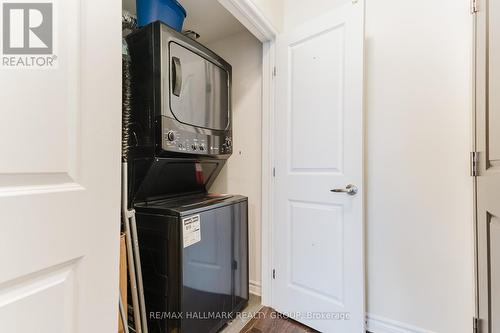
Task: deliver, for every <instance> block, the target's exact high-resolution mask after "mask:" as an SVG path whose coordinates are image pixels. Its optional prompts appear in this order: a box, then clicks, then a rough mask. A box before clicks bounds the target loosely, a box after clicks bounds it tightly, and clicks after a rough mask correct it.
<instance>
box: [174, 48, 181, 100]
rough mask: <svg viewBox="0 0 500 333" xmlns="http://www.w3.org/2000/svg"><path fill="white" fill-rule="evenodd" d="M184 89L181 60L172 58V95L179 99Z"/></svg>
mask: <svg viewBox="0 0 500 333" xmlns="http://www.w3.org/2000/svg"><path fill="white" fill-rule="evenodd" d="M181 88H182V67H181V59H179V58H177V57H172V93H173V94H174V95H175V96H177V97H179V96H180V95H181Z"/></svg>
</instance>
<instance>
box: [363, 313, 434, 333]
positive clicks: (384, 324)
mask: <svg viewBox="0 0 500 333" xmlns="http://www.w3.org/2000/svg"><path fill="white" fill-rule="evenodd" d="M366 330H367V331H368V332H370V333H435V332H433V331H429V330H425V329H423V328H419V327H415V326H412V325H408V324H405V323H401V322H398V321H396V320H392V319H387V318H384V317H380V316H376V315H372V314H367V315H366Z"/></svg>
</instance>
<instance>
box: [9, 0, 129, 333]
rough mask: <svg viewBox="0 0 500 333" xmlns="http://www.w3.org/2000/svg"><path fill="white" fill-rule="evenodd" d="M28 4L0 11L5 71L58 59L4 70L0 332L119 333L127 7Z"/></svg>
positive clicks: (115, 3)
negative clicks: (23, 59)
mask: <svg viewBox="0 0 500 333" xmlns="http://www.w3.org/2000/svg"><path fill="white" fill-rule="evenodd" d="M9 3H11V4H12V3H13V4H14V6H17V5H18V1H12V2H9ZM33 3H36V4H35V5H38V4H40V3H42V4H49V6H45V7H38V8H41V10H39V9H37V8H25V7H22V8H11V7H8V6H7V7H6V5H7V4H8V3H6V2H2V3H1V4H0V6H2V7H1V10H2V11H3V16H0V17H3V18H6V17H9V18H10V21H9V22H8V21H6V20H3V21H2V22H1V23H0V24H2V28H3V31H4V34H3V41H2V42H3V43H2V45H3V48H2V49H1V50H0V52H1V53H2V54H1V56H2V64H4V65H5V62H4V61H5V60H4V59H5V57H6V56H13V57H18V55H10V54H6V52H8V50H6V48H5V46H6V45H10V46H13V47H17V48H18V50H16V51H14V52H21V53H23V52H28V54H27V56H29V57H31V56H34V57H38V56H39V55H40V54H47V53H44V52H48V53H50V57H51V58H52V61H53V66H42V67H36V66H32V67H22V68H21V67H16V66H14V67H13V66H10V68H7V67H5V66H3V68H2V69H0V116H1V120H0V156H1V158H0V226H1V227H0V230H1V231H0V332H16V333H33V332H37V333H69V332H80V333H89V332H103V333H110V332H116V331H117V327H118V317H117V316H118V267H119V263H118V258H119V231H120V215H119V214H120V141H121V134H120V128H121V19H120V16H121V1H119V0H107V1H98V0H58V1H48V0H47V1H44V0H40V1H28V2H27V3H26V4H24V5H28V6H30V5H33ZM49 20H52V23H53V24H52V26H51V25H50V24H49V25H46V24H48V23H49ZM8 23H10V26H9V24H8ZM6 29H9V30H10V35H9V37H10V38H11V39H12V43H8V42H7V40H6V36H8V34H6V33H5V32H6ZM51 37H52V38H51ZM0 38H2V36H0ZM51 39H52V42H50V40H51ZM49 44H50V45H52V46H51V47H52V48H53V49H52V50H47V47H48V46H50V45H49ZM19 48H38V49H36V50H32V53H31V54H30V53H29V50H28V51H26V50H21V49H19ZM17 59H18V58H17ZM28 60H29V59H28Z"/></svg>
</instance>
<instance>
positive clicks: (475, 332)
mask: <svg viewBox="0 0 500 333" xmlns="http://www.w3.org/2000/svg"><path fill="white" fill-rule="evenodd" d="M472 333H479V318H476V317H474V318H472Z"/></svg>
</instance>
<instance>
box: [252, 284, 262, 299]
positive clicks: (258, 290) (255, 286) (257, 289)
mask: <svg viewBox="0 0 500 333" xmlns="http://www.w3.org/2000/svg"><path fill="white" fill-rule="evenodd" d="M249 291H250V293H251V294H254V295H257V296H261V295H262V292H261V291H262V290H261V285H260V282H257V281H254V280H250V289H249Z"/></svg>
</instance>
